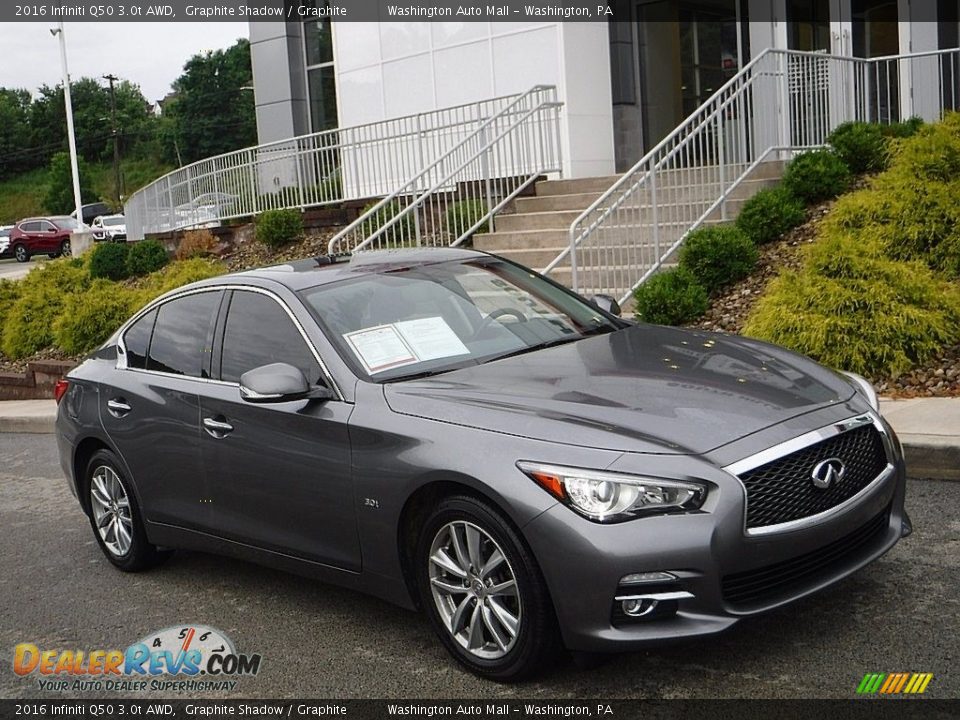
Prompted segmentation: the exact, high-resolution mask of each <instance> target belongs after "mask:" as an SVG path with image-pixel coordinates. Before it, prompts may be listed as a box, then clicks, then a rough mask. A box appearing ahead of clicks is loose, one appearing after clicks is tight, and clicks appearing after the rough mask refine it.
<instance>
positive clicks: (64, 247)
mask: <svg viewBox="0 0 960 720" xmlns="http://www.w3.org/2000/svg"><path fill="white" fill-rule="evenodd" d="M60 254H61V255H63V256H64V257H70V241H69V240H64V241H63V242H62V243H60Z"/></svg>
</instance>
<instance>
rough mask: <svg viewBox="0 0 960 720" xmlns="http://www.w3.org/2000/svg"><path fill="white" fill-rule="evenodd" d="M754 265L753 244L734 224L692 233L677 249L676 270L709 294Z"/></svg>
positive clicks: (746, 273) (755, 260) (739, 277)
mask: <svg viewBox="0 0 960 720" xmlns="http://www.w3.org/2000/svg"><path fill="white" fill-rule="evenodd" d="M756 264H757V247H756V245H754V244H753V242H752V241H751V240H750V238H748V237H747V236H746V234H745V233H744V232H743V231H741V230H740V229H738V228H737V227H736V226H734V225H717V226H715V227H708V228H701V229H700V230H694V231H693V232H692V233H690V234H689V235H688V236H687V238H686V240H684V241H683V245H682V246H681V247H680V267H682V268H684V269H686V270H689V271H690V273H691V274H692V275H693V277H695V278H696V280H697V282H698V283H700V285H702V286H703V287H704V289H706V291H707V292H708V293H710V294H712V293H715V292H716V291H717V290H719V289H720V288H722V287H723V286H724V285H728V284H730V283H732V282H736V281H737V280H740V279H741V278H743V277H745V276H746V275H748V274H749V273H750V271H751V270H752V269H753V267H754V266H755V265H756Z"/></svg>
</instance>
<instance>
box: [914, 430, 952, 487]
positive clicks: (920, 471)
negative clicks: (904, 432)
mask: <svg viewBox="0 0 960 720" xmlns="http://www.w3.org/2000/svg"><path fill="white" fill-rule="evenodd" d="M900 444H901V445H903V455H904V457H905V458H906V460H907V470H908V471H909V472H910V475H911V477H916V478H925V479H930V480H951V481H960V445H958V444H957V443H956V441H953V440H948V439H945V438H938V437H926V438H923V439H918V440H910V439H905V438H903V437H901V438H900Z"/></svg>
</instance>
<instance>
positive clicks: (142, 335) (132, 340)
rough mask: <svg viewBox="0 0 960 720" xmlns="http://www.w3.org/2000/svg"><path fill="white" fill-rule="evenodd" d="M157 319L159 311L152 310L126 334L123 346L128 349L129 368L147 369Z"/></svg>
mask: <svg viewBox="0 0 960 720" xmlns="http://www.w3.org/2000/svg"><path fill="white" fill-rule="evenodd" d="M156 319H157V311H156V310H151V311H150V312H148V313H147V314H146V315H144V316H143V317H142V318H140V319H139V320H137V321H136V322H135V323H134V324H133V325H131V326H130V328H129V329H128V330H127V332H126V333H124V336H123V345H124V347H125V348H126V349H127V367H128V368H136V369H138V370H143V369H145V368H146V367H147V348H149V347H150V336H151V335H152V334H153V323H154V321H155V320H156Z"/></svg>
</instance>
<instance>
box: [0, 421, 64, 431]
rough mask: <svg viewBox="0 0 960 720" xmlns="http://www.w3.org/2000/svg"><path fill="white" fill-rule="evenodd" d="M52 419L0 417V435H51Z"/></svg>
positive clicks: (52, 428)
mask: <svg viewBox="0 0 960 720" xmlns="http://www.w3.org/2000/svg"><path fill="white" fill-rule="evenodd" d="M55 420H56V418H54V417H0V433H33V434H53V430H54V427H53V426H54V421H55Z"/></svg>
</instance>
